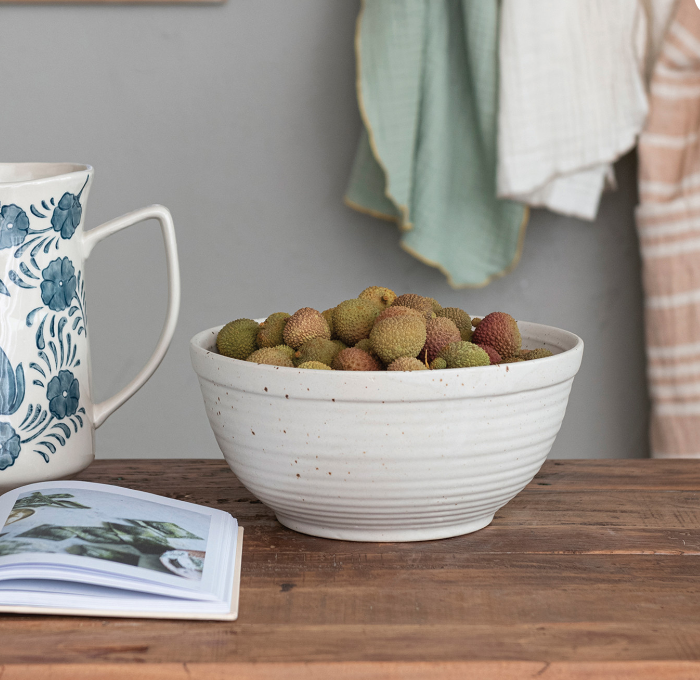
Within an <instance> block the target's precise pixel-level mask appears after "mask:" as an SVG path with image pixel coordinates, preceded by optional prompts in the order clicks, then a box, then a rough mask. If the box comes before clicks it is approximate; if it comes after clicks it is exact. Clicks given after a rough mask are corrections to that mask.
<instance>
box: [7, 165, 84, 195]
mask: <svg viewBox="0 0 700 680" xmlns="http://www.w3.org/2000/svg"><path fill="white" fill-rule="evenodd" d="M10 168H15V169H20V170H24V171H25V173H31V172H32V171H34V172H35V173H36V176H35V177H30V178H28V179H16V180H7V181H4V180H3V179H2V177H3V175H4V174H5V173H4V172H3V171H4V170H7V169H10ZM49 168H54V170H53V171H50V170H49ZM42 170H43V172H42ZM47 172H49V174H46V173H47ZM86 172H87V173H90V174H92V173H94V172H95V170H94V168H93V167H92V166H91V165H87V164H86V163H33V162H22V163H0V189H2V188H8V187H20V186H26V185H31V184H44V183H47V182H52V181H53V180H56V179H63V178H66V177H71V176H76V177H77V176H80V175H84V174H85V173H86Z"/></svg>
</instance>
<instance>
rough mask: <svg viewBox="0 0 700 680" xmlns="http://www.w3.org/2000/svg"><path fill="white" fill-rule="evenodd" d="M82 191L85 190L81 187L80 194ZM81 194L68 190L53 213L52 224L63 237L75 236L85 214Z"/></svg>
mask: <svg viewBox="0 0 700 680" xmlns="http://www.w3.org/2000/svg"><path fill="white" fill-rule="evenodd" d="M86 183H87V182H86ZM82 193H83V190H82V189H81V190H80V194H82ZM80 194H78V195H77V196H75V195H74V194H70V193H68V192H66V193H65V194H63V196H61V200H60V201H59V202H58V205H57V206H56V207H55V208H54V211H53V215H51V226H52V227H53V228H54V231H58V232H60V233H61V238H66V239H67V238H70V237H71V236H73V234H74V233H75V230H76V229H77V228H78V225H79V224H80V218H81V217H82V216H83V206H82V205H80Z"/></svg>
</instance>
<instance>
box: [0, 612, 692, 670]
mask: <svg viewBox="0 0 700 680" xmlns="http://www.w3.org/2000/svg"><path fill="white" fill-rule="evenodd" d="M523 614H524V613H521V616H522V615H523ZM17 623H19V621H17ZM699 646H700V624H698V623H694V624H686V625H683V626H679V625H675V624H674V625H659V626H654V627H653V628H650V626H649V625H648V624H646V623H645V624H637V623H636V622H634V621H629V622H627V623H624V624H621V623H595V622H588V621H580V622H568V623H567V622H562V623H559V624H541V623H538V622H532V623H525V622H522V623H517V624H512V625H509V626H499V627H496V628H494V627H493V626H491V625H482V624H479V623H477V622H462V623H459V624H450V625H447V624H445V625H426V624H411V625H398V624H397V625H374V626H363V625H349V624H348V625H313V626H311V625H305V626H293V625H288V624H285V623H267V624H241V623H233V624H229V623H219V624H211V623H206V622H202V623H178V622H175V621H162V622H160V621H155V622H153V623H152V625H150V626H149V627H145V626H141V625H138V624H136V623H135V622H133V621H129V620H124V621H121V625H119V624H114V623H113V621H110V620H106V623H103V622H102V621H100V620H99V619H98V620H92V619H89V620H88V619H70V618H68V619H67V621H65V622H58V621H54V620H51V621H42V622H41V625H39V626H38V627H36V628H34V629H33V630H31V629H26V630H24V631H23V632H22V633H20V632H15V633H14V634H11V635H10V636H9V637H3V649H2V651H1V652H0V656H1V657H2V659H1V660H0V663H2V664H22V665H23V664H36V663H39V662H41V663H138V664H153V663H168V662H173V661H174V660H177V661H180V662H185V663H187V664H190V663H195V662H197V663H210V662H217V663H226V662H231V663H234V662H236V663H240V662H247V663H257V662H268V663H282V662H284V663H290V662H297V663H301V662H338V661H385V662H388V661H394V662H396V661H398V662H406V663H408V662H417V661H539V662H544V661H550V662H554V661H577V662H583V661H586V662H590V661H596V662H602V661H665V660H669V661H700V649H699ZM3 680H6V679H5V678H3Z"/></svg>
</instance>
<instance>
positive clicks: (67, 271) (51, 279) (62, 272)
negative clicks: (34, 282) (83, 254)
mask: <svg viewBox="0 0 700 680" xmlns="http://www.w3.org/2000/svg"><path fill="white" fill-rule="evenodd" d="M41 276H42V277H43V279H44V280H43V281H42V282H41V299H42V301H43V303H44V304H45V305H46V306H47V307H48V308H49V309H52V310H53V311H54V312H62V311H63V310H64V309H67V308H68V306H69V305H70V301H71V300H72V299H73V298H74V297H75V291H76V288H77V284H78V281H77V279H76V277H75V267H73V263H72V262H71V261H70V260H69V259H68V258H67V257H58V258H56V259H55V260H53V261H52V262H51V263H50V264H49V266H48V267H46V269H44V270H42V272H41Z"/></svg>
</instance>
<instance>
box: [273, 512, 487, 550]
mask: <svg viewBox="0 0 700 680" xmlns="http://www.w3.org/2000/svg"><path fill="white" fill-rule="evenodd" d="M275 514H276V516H277V520H278V521H279V523H280V524H282V525H284V526H285V527H287V528H288V529H293V530H294V531H298V532H299V533H301V534H309V535H310V536H320V537H321V538H333V539H336V540H338V541H361V542H371V543H399V542H408V541H434V540H437V539H440V538H452V537H453V536H462V535H463V534H470V533H472V532H473V531H478V530H479V529H483V528H484V527H485V526H488V525H489V524H491V521H492V520H493V515H484V516H483V517H477V518H476V519H471V520H469V521H468V522H461V523H460V522H458V523H450V524H444V523H437V522H436V523H435V524H434V525H431V526H421V527H415V528H413V527H410V526H404V527H381V528H377V529H373V528H371V527H353V526H352V525H349V526H347V527H334V526H328V525H323V524H314V523H313V522H308V521H305V520H298V519H295V518H294V517H290V516H289V515H283V514H279V513H275Z"/></svg>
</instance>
